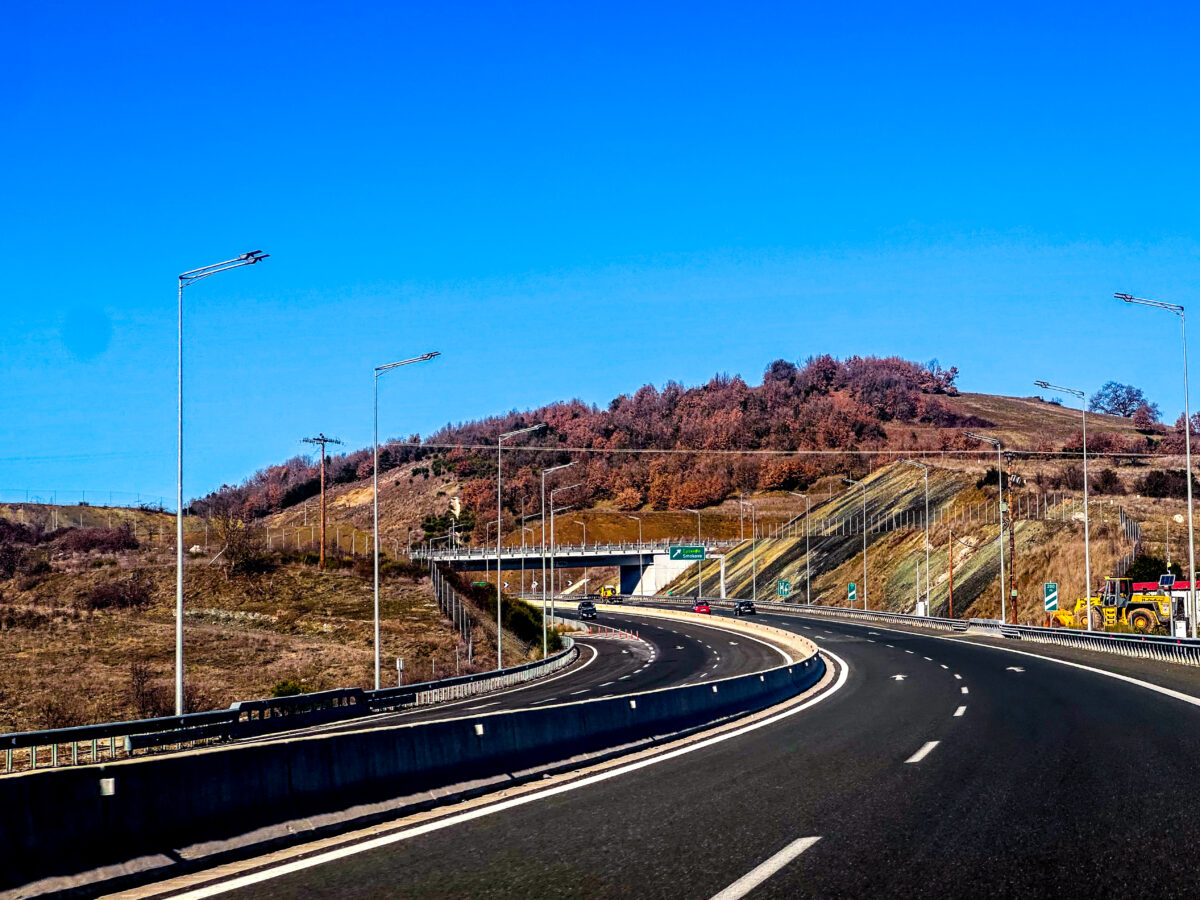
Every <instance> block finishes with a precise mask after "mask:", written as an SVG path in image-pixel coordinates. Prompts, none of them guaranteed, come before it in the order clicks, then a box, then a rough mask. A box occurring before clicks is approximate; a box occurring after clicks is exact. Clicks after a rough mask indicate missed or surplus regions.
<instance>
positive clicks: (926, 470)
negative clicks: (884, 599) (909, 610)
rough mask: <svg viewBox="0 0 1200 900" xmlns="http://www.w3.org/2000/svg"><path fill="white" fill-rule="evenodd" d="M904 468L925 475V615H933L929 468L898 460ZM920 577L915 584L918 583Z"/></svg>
mask: <svg viewBox="0 0 1200 900" xmlns="http://www.w3.org/2000/svg"><path fill="white" fill-rule="evenodd" d="M900 461H901V462H902V463H904V464H905V465H906V466H912V467H913V468H914V469H920V470H921V471H922V472H923V473H924V474H925V615H927V616H928V615H932V614H933V605H932V602H931V601H930V599H929V466H927V465H925V464H924V463H919V462H917V461H916V460H912V459H902V460H900ZM920 580H921V578H920V576H919V575H918V576H917V582H918V583H920Z"/></svg>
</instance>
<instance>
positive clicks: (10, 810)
mask: <svg viewBox="0 0 1200 900" xmlns="http://www.w3.org/2000/svg"><path fill="white" fill-rule="evenodd" d="M654 612H655V613H656V614H657V613H659V612H662V611H661V610H658V611H654ZM725 624H727V623H725V622H722V625H725ZM756 627H757V628H762V627H765V626H756ZM824 670H825V665H824V662H823V661H822V659H821V657H820V656H819V655H818V654H816V653H815V652H814V653H812V654H811V655H809V656H808V657H807V658H804V659H799V660H797V661H795V662H793V663H791V664H785V665H782V666H777V667H775V668H773V669H769V670H766V671H763V672H759V673H754V674H751V675H740V676H735V677H730V678H725V679H719V680H715V681H711V682H709V681H705V682H704V683H701V684H696V685H688V686H685V687H675V688H663V689H660V690H656V691H647V692H643V693H639V694H627V695H622V696H619V697H612V698H604V699H598V700H587V701H580V702H577V703H568V704H562V705H556V706H551V707H539V708H537V709H527V710H517V711H513V712H501V713H492V714H490V715H480V716H466V717H463V718H457V719H450V720H441V721H437V722H429V723H423V724H415V725H402V726H395V727H387V728H376V729H371V730H362V731H355V732H349V733H345V732H339V733H333V734H323V735H305V736H297V737H295V738H290V739H286V740H279V741H274V742H270V743H262V744H244V745H233V746H222V747H213V748H205V749H201V750H196V751H193V752H189V753H182V754H178V755H172V756H161V757H146V758H141V759H131V760H122V761H119V762H115V763H108V764H102V765H94V766H80V767H77V768H69V769H55V770H48V771H36V772H27V773H23V774H19V775H14V776H11V777H7V778H4V779H0V809H3V810H4V814H3V816H0V847H3V848H4V851H5V864H4V866H3V867H0V888H7V887H13V886H17V885H20V884H25V883H28V882H29V881H32V880H35V879H39V878H44V877H49V876H53V875H68V874H71V873H74V872H79V871H85V870H87V869H89V868H93V867H95V866H98V865H104V864H113V863H117V862H121V861H124V860H127V859H131V858H134V857H136V856H140V855H146V854H151V853H162V852H168V853H169V852H170V851H172V850H175V849H178V848H182V847H186V846H189V845H192V844H195V843H198V842H201V841H209V840H220V839H227V838H231V837H235V836H236V835H238V834H244V833H246V832H249V831H251V830H253V829H256V828H263V827H267V826H271V825H276V824H280V823H283V822H287V821H290V820H292V819H296V818H300V817H304V816H313V815H318V814H321V813H328V812H335V811H338V810H341V809H346V808H348V807H351V806H353V805H355V804H357V803H363V802H369V801H379V800H381V799H384V798H388V797H398V796H409V795H412V794H415V793H418V792H420V791H427V790H430V789H433V788H437V787H445V786H449V785H452V784H457V783H462V782H464V781H468V780H470V779H475V778H483V777H488V776H494V775H497V774H503V773H505V772H509V771H515V770H520V769H527V768H531V767H534V766H538V765H543V764H548V763H553V762H557V761H561V760H564V759H568V758H570V757H572V756H575V755H577V754H580V753H588V752H595V751H599V750H603V749H607V748H609V747H613V746H618V745H620V744H623V743H626V742H629V741H634V740H640V739H645V738H649V737H653V736H656V735H663V734H667V733H670V732H674V731H680V730H683V729H686V728H691V727H695V726H698V725H702V724H705V723H708V722H711V721H714V720H716V719H719V718H723V717H725V716H728V715H732V714H735V713H744V712H750V711H755V710H759V709H762V708H765V707H767V706H770V705H772V704H774V703H777V702H780V701H782V700H784V699H787V698H789V697H792V696H795V695H796V694H798V693H801V692H802V691H804V690H806V689H808V688H809V687H811V686H813V685H814V684H816V683H817V681H819V680H820V678H821V676H822V675H823V673H824Z"/></svg>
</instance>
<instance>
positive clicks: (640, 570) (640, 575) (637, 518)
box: [618, 516, 658, 597]
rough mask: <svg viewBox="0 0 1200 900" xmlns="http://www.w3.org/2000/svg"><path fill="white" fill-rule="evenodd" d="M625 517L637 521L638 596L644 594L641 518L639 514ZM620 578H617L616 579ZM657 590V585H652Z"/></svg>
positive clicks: (644, 565) (644, 549)
mask: <svg viewBox="0 0 1200 900" xmlns="http://www.w3.org/2000/svg"><path fill="white" fill-rule="evenodd" d="M625 518H627V519H633V521H635V522H637V523H638V587H639V588H640V589H641V590H640V592H639V596H641V597H645V596H646V584H645V578H646V548H645V547H644V546H643V545H642V519H641V516H626V517H625ZM619 580H620V579H619V578H618V581H619ZM654 587H655V589H656V590H657V588H658V585H655V586H654Z"/></svg>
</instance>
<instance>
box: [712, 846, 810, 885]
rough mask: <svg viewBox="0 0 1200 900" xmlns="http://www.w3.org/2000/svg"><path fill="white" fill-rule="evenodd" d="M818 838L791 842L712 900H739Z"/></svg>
mask: <svg viewBox="0 0 1200 900" xmlns="http://www.w3.org/2000/svg"><path fill="white" fill-rule="evenodd" d="M819 840H820V838H819V837H802V838H797V839H796V840H794V841H792V842H791V843H790V844H788V845H787V846H786V847H784V848H783V849H782V850H780V851H779V852H778V853H776V854H775V855H774V856H772V857H770V858H769V859H767V860H765V861H764V862H762V863H760V864H759V865H757V866H755V867H754V868H753V869H751V870H750V871H749V872H747V873H746V874H745V875H743V876H742V877H741V878H739V879H738V880H737V881H735V882H734V883H733V884H731V885H729V887H727V888H725V890H723V891H721V892H720V893H718V894H713V896H712V900H740V898H741V897H745V896H746V895H747V894H748V893H750V892H751V891H752V890H754V889H755V888H756V887H758V886H759V885H760V884H762V883H763V882H764V881H766V880H767V879H768V878H770V877H771V876H772V875H774V874H775V873H776V872H778V871H779V870H780V869H782V868H783V867H784V866H786V865H787V864H788V863H790V862H791V861H792V860H793V859H795V858H796V857H797V856H799V855H800V854H801V853H803V852H804V851H805V850H807V849H808V848H809V847H811V846H812V845H813V844H815V843H816V842H817V841H819Z"/></svg>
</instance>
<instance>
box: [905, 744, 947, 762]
mask: <svg viewBox="0 0 1200 900" xmlns="http://www.w3.org/2000/svg"><path fill="white" fill-rule="evenodd" d="M940 743H941V741H930V742H929V743H927V744H926V745H925V746H924V747H922V748H921V749H920V750H918V751H917V752H916V753H914V754H913V755H912V756H910V757H909V758H908V759H906V760H905V762H906V763H919V762H920V761H921V760H923V759H924V758H925V757H927V756H928V755H929V754H930V752H931V751H932V750H933V748H934V747H936V746H937V745H938V744H940Z"/></svg>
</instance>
